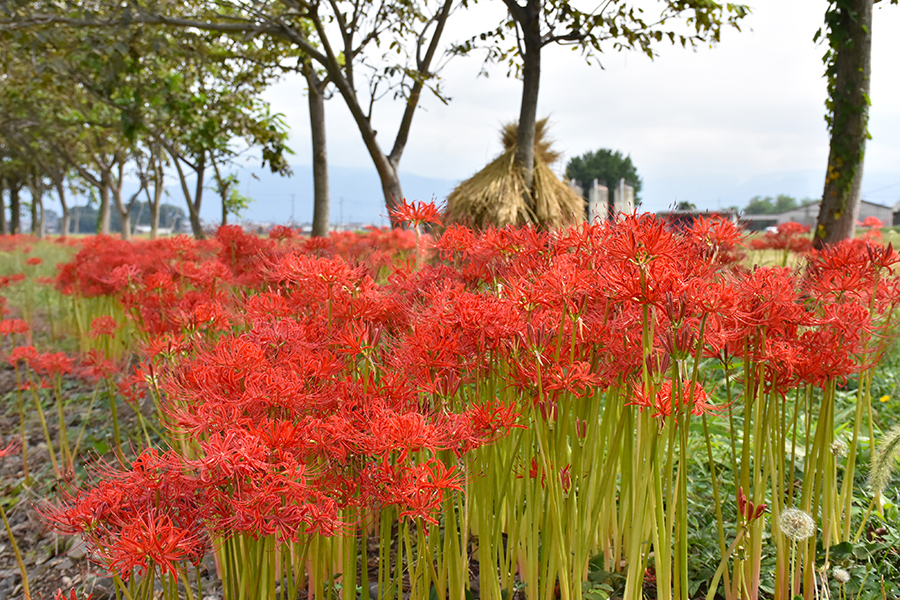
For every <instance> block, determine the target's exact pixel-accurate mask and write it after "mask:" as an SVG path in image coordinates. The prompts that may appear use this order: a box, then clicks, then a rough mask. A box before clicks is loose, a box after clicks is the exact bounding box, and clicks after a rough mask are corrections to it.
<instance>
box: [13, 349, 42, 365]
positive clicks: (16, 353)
mask: <svg viewBox="0 0 900 600" xmlns="http://www.w3.org/2000/svg"><path fill="white" fill-rule="evenodd" d="M38 356H39V355H38V351H37V350H36V349H35V347H34V346H17V347H16V348H13V351H12V352H10V353H9V355H8V356H7V357H6V362H8V363H9V364H11V365H13V366H15V365H17V364H19V362H24V363H25V364H26V365H27V366H31V364H32V363H33V362H34V361H35V359H37V357H38Z"/></svg>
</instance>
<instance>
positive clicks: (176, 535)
mask: <svg viewBox="0 0 900 600" xmlns="http://www.w3.org/2000/svg"><path fill="white" fill-rule="evenodd" d="M203 546H205V544H204V542H203V540H202V539H201V538H200V537H199V534H197V533H196V532H193V531H191V530H190V529H183V528H181V527H179V526H177V525H176V524H175V523H173V522H172V519H171V518H170V517H169V516H168V515H165V514H156V511H155V510H152V509H151V510H149V511H147V512H144V513H141V514H138V515H136V516H135V518H134V519H133V520H132V521H131V522H129V523H127V524H126V525H125V526H124V527H123V528H122V531H121V532H120V534H119V536H118V539H117V541H116V544H115V545H113V546H111V547H110V548H108V549H107V552H108V561H109V568H110V570H111V571H118V572H119V574H120V576H121V577H122V578H123V579H128V578H129V577H130V576H131V574H132V572H133V571H134V570H135V569H137V572H138V575H140V576H144V575H146V574H147V572H148V570H149V569H150V568H152V567H158V568H159V570H160V573H161V574H162V575H166V574H169V573H171V574H172V575H174V577H175V580H176V581H177V580H178V568H177V563H179V562H181V561H183V560H185V559H189V558H193V557H195V556H197V554H198V552H199V550H198V548H200V547H203Z"/></svg>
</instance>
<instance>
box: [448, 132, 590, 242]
mask: <svg viewBox="0 0 900 600" xmlns="http://www.w3.org/2000/svg"><path fill="white" fill-rule="evenodd" d="M516 132H517V127H516V124H515V123H509V124H507V125H504V127H503V129H502V131H501V136H500V137H501V141H502V142H503V148H504V150H503V154H501V155H500V156H498V157H497V158H496V159H494V160H493V162H491V163H490V164H489V165H488V166H486V167H485V168H484V169H482V170H481V171H479V172H478V173H476V174H475V175H473V176H472V177H471V178H469V179H467V180H466V181H463V182H462V183H461V184H459V186H458V187H457V188H456V189H455V190H453V192H451V193H450V195H449V196H448V197H447V215H446V222H447V223H448V224H449V223H460V224H463V225H468V226H470V227H475V228H478V229H483V228H486V227H490V226H494V227H504V226H506V225H529V224H533V225H538V226H541V227H548V228H558V227H566V226H568V225H575V224H578V223H581V222H582V221H584V200H583V199H582V197H581V196H580V195H578V194H577V193H576V192H575V191H573V190H572V189H571V188H570V187H569V186H567V185H566V184H565V183H563V182H562V181H560V180H559V178H558V177H557V176H556V175H555V174H554V173H553V171H552V170H551V169H550V165H552V164H553V163H555V162H556V161H557V160H559V157H560V154H559V153H558V152H556V151H554V150H553V149H552V144H551V142H550V140H549V139H548V138H547V119H541V120H540V121H538V122H537V126H536V130H535V136H534V185H533V189H532V190H531V191H528V190H526V188H525V181H524V179H523V178H522V172H521V170H520V169H519V168H518V167H517V166H516V164H515V158H516Z"/></svg>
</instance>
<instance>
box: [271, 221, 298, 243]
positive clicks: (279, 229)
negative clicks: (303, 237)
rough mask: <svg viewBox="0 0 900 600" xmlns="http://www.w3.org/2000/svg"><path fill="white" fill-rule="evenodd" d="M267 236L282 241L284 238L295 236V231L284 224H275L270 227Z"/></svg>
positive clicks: (288, 238)
mask: <svg viewBox="0 0 900 600" xmlns="http://www.w3.org/2000/svg"><path fill="white" fill-rule="evenodd" d="M269 237H270V238H272V239H273V240H278V241H279V242H283V241H285V240H290V239H293V238H295V237H297V232H296V231H294V230H293V229H291V228H290V227H285V226H284V225H275V226H274V227H272V229H270V230H269Z"/></svg>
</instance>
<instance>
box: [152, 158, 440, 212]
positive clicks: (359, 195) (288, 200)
mask: <svg viewBox="0 0 900 600" xmlns="http://www.w3.org/2000/svg"><path fill="white" fill-rule="evenodd" d="M291 168H292V169H293V171H294V174H293V176H291V177H281V176H280V175H275V174H273V173H271V172H270V171H269V170H268V169H251V168H241V169H237V171H233V172H236V174H237V176H238V179H239V180H240V192H241V193H242V194H244V195H245V196H248V197H250V198H252V199H253V202H252V203H251V204H250V206H249V207H248V208H247V210H246V211H244V213H243V214H242V215H241V219H242V220H247V221H255V222H271V223H288V222H290V221H291V216H292V215H293V221H294V222H295V223H311V222H312V214H313V181H312V167H311V166H309V165H292V166H291ZM400 182H401V184H402V185H403V193H404V194H406V199H407V200H410V201H412V200H423V201H430V200H436V201H439V202H443V201H444V199H446V197H447V194H449V193H450V191H451V190H453V188H454V187H455V186H456V185H457V183H458V182H457V181H453V180H450V179H433V178H430V177H420V176H418V175H414V174H412V173H403V172H401V173H400ZM329 187H330V190H331V222H332V223H334V224H339V223H340V222H341V219H342V218H343V222H345V223H351V222H352V223H374V224H380V223H385V224H386V223H387V215H386V211H385V208H384V196H383V195H382V192H381V183H380V182H379V180H378V174H377V173H375V171H374V170H373V169H365V168H353V167H329ZM169 191H170V193H171V195H172V201H173V202H174V201H175V200H176V199H180V198H181V192H180V188H177V187H176V186H174V185H173V186H170V188H169ZM217 200H218V197H217V196H216V194H215V192H213V191H209V190H207V191H206V192H205V195H204V200H203V203H204V206H203V207H202V209H201V211H200V212H201V217H202V218H203V219H204V220H207V221H211V222H215V221H218V220H219V219H221V206H220V204H219V202H218V201H217ZM342 213H343V214H342Z"/></svg>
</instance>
